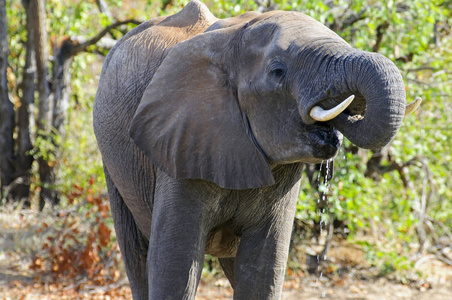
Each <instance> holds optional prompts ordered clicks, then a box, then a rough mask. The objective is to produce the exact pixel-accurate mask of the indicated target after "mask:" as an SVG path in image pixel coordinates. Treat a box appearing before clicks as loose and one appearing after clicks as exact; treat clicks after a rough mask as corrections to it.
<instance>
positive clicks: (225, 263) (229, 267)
mask: <svg viewBox="0 0 452 300" xmlns="http://www.w3.org/2000/svg"><path fill="white" fill-rule="evenodd" d="M218 261H219V262H220V266H221V268H222V269H223V272H224V275H226V277H227V278H228V280H229V282H230V283H231V286H232V288H234V265H235V257H225V258H218Z"/></svg>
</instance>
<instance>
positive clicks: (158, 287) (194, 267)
mask: <svg viewBox="0 0 452 300" xmlns="http://www.w3.org/2000/svg"><path fill="white" fill-rule="evenodd" d="M344 99H345V100H344ZM413 109H414V108H413V105H409V106H407V105H406V95H405V88H404V83H403V79H402V76H401V75H400V72H399V71H398V69H397V67H396V66H395V65H394V64H393V63H392V62H391V61H390V60H389V59H387V58H385V57H384V56H382V55H380V54H377V53H369V52H364V51H361V50H357V49H354V48H353V47H351V46H350V45H349V44H348V43H346V42H345V41H344V40H343V39H341V38H340V37H339V36H338V35H337V34H336V33H334V32H333V31H331V30H329V29H328V28H327V27H325V26H324V25H323V24H321V23H319V22H317V21H316V20H314V19H312V18H311V17H309V16H306V15H304V14H302V13H300V12H292V11H271V12H266V13H262V14H261V13H257V12H247V13H245V14H243V15H240V16H236V17H232V18H228V19H217V18H216V17H214V16H213V15H212V13H211V12H210V11H209V9H208V8H207V7H206V6H205V5H204V4H202V3H201V2H199V1H198V0H193V1H192V2H190V3H189V4H187V5H186V6H185V7H184V8H183V9H182V10H181V11H179V12H178V13H177V14H175V15H172V16H167V17H158V18H155V19H151V20H149V21H147V22H145V23H142V24H141V25H139V26H137V27H135V28H134V29H132V30H131V31H130V32H129V33H127V34H126V35H125V36H124V37H123V38H122V39H121V40H120V41H118V43H117V44H116V45H115V46H114V47H113V48H112V49H111V50H110V52H109V54H108V55H107V57H106V59H105V61H104V64H103V68H102V71H101V76H100V79H99V86H98V90H97V93H96V97H95V101H94V108H93V127H94V133H95V136H96V139H97V143H98V147H99V150H100V152H101V155H102V161H103V165H104V172H105V179H106V184H107V189H108V194H109V201H110V206H111V213H112V218H113V223H114V228H115V232H116V235H117V239H118V243H119V247H120V250H121V253H122V256H123V260H124V263H125V268H126V273H127V276H128V278H129V282H130V287H131V290H132V295H133V298H134V299H158V300H161V299H194V297H195V294H196V289H197V286H198V283H199V280H200V276H201V272H202V268H203V259H204V255H205V254H210V255H212V256H214V257H218V260H219V263H220V265H221V267H222V269H223V271H224V273H225V275H226V277H227V278H228V279H229V281H230V283H231V285H232V287H233V289H234V299H279V298H280V297H281V293H282V285H283V281H284V274H285V267H286V262H287V258H288V251H289V244H290V239H291V231H292V226H293V220H294V216H295V210H296V202H297V196H298V189H299V184H300V179H301V174H302V170H303V166H304V164H305V163H319V162H321V161H322V160H328V159H331V158H334V157H335V156H336V155H337V153H338V149H339V148H340V145H341V142H342V137H343V136H345V137H347V138H348V139H349V140H350V141H351V142H352V143H354V144H355V145H356V146H358V147H362V148H366V149H378V148H382V147H384V146H385V145H387V144H388V143H389V142H390V141H391V140H392V139H393V138H394V136H395V134H396V133H397V131H398V130H399V128H400V126H401V125H402V121H403V118H404V115H405V113H406V112H409V111H412V110H413Z"/></svg>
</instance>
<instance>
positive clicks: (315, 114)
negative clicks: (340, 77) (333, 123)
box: [309, 95, 355, 122]
mask: <svg viewBox="0 0 452 300" xmlns="http://www.w3.org/2000/svg"><path fill="white" fill-rule="evenodd" d="M354 98H355V95H351V96H350V97H348V98H347V99H345V100H344V101H342V102H341V103H340V104H338V105H337V106H335V107H333V108H331V109H328V110H324V109H323V108H321V107H320V106H314V107H313V108H312V109H311V112H310V113H309V115H310V116H311V118H313V119H314V120H316V121H319V122H326V121H329V120H332V119H334V118H336V117H337V116H338V115H339V114H340V113H341V112H343V111H344V110H345V109H346V108H347V107H348V106H349V105H350V103H352V101H353V99H354Z"/></svg>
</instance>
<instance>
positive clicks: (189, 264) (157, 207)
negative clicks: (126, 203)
mask: <svg viewBox="0 0 452 300" xmlns="http://www.w3.org/2000/svg"><path fill="white" fill-rule="evenodd" d="M177 189H178V188H177V187H174V186H172V187H169V186H167V187H165V188H164V191H156V194H158V197H156V200H155V203H154V211H153V215H152V229H151V237H150V243H149V252H148V259H147V268H148V284H149V299H154V300H162V299H194V298H195V294H196V289H197V286H198V283H199V280H200V276H201V272H202V268H203V262H204V247H205V246H204V245H205V239H206V235H207V234H206V232H205V230H204V229H203V217H202V216H203V210H204V207H203V203H202V201H200V200H199V199H193V197H190V195H187V194H184V193H180V192H178V191H177Z"/></svg>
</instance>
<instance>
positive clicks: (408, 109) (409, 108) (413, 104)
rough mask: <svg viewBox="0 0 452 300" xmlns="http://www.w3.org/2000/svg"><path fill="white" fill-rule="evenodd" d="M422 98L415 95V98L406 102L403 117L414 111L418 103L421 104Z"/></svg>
mask: <svg viewBox="0 0 452 300" xmlns="http://www.w3.org/2000/svg"><path fill="white" fill-rule="evenodd" d="M421 102H422V99H421V98H420V97H417V98H416V100H414V101H413V102H411V103H410V104H408V105H407V106H406V108H405V117H406V116H408V115H409V114H411V113H412V112H414V111H415V110H416V109H417V108H418V107H419V105H421Z"/></svg>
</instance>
